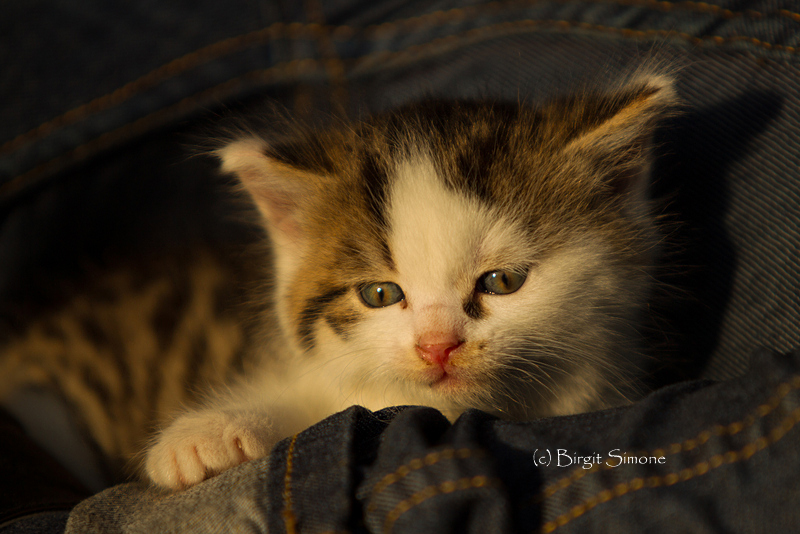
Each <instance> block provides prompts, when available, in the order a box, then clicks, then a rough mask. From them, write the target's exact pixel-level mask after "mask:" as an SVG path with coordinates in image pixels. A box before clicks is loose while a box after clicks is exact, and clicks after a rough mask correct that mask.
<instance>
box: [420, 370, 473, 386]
mask: <svg viewBox="0 0 800 534" xmlns="http://www.w3.org/2000/svg"><path fill="white" fill-rule="evenodd" d="M447 367H450V366H447ZM430 375H432V376H430V382H428V387H430V388H431V389H433V390H435V391H448V390H452V389H463V387H464V385H465V382H464V379H463V378H462V377H459V376H458V373H457V372H455V369H452V368H449V369H442V368H438V369H436V372H431V373H430Z"/></svg>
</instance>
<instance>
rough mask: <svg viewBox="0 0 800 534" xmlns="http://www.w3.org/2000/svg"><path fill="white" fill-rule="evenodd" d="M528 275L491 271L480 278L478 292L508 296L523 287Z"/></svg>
mask: <svg viewBox="0 0 800 534" xmlns="http://www.w3.org/2000/svg"><path fill="white" fill-rule="evenodd" d="M527 277H528V275H527V273H524V274H520V273H517V272H514V271H491V272H488V273H486V274H484V275H483V276H481V277H480V278H478V284H477V288H478V291H483V292H484V293H490V294H492V295H508V294H509V293H513V292H514V291H516V290H518V289H519V288H520V287H522V284H523V283H525V279H526V278H527Z"/></svg>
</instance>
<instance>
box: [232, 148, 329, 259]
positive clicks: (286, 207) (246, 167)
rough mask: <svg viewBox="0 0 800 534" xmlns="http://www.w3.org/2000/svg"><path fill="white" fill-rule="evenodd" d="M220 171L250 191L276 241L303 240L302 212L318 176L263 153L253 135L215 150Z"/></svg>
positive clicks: (283, 242) (264, 150)
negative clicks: (237, 180)
mask: <svg viewBox="0 0 800 534" xmlns="http://www.w3.org/2000/svg"><path fill="white" fill-rule="evenodd" d="M216 155H217V156H218V157H219V158H220V159H221V160H222V170H223V171H224V172H229V173H232V174H235V175H236V176H237V177H238V178H239V181H240V183H241V185H242V187H243V188H244V189H245V190H246V191H247V192H248V193H249V194H250V196H251V197H252V198H253V201H254V202H255V204H256V206H257V207H258V210H259V211H260V212H261V214H262V215H263V217H264V220H265V221H266V223H267V228H268V229H269V231H270V234H271V236H272V238H273V240H274V241H275V242H276V243H278V244H285V243H287V242H293V243H295V244H296V243H297V242H298V241H302V240H303V239H304V235H303V233H304V214H303V210H304V208H306V207H307V206H308V204H309V202H310V200H311V197H312V195H313V194H314V192H315V191H316V190H317V189H318V187H319V185H320V182H321V178H320V177H319V176H317V175H315V174H313V173H309V172H306V171H303V170H300V169H296V168H294V167H292V166H290V165H287V164H285V163H281V162H280V161H277V160H276V159H274V158H272V157H270V156H268V155H267V143H266V141H264V140H263V139H258V138H255V137H250V138H245V139H241V140H237V141H233V142H231V143H229V144H228V145H226V146H225V147H223V148H221V149H219V150H217V151H216Z"/></svg>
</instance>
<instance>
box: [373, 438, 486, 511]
mask: <svg viewBox="0 0 800 534" xmlns="http://www.w3.org/2000/svg"><path fill="white" fill-rule="evenodd" d="M483 454H484V452H483V450H481V449H467V448H462V449H454V448H452V447H448V448H447V449H444V450H442V451H439V452H431V453H428V454H426V455H425V456H423V457H418V458H414V459H413V460H411V461H409V462H407V463H405V464H403V465H401V466H400V467H398V468H397V469H396V470H395V471H394V472H393V473H389V474H388V475H386V476H384V477H383V478H382V479H381V480H379V481H378V483H377V484H375V487H374V488H372V491H370V500H371V501H372V502H370V504H369V506H367V512H373V511H374V510H375V508H377V504H376V503H375V497H377V496H378V495H379V494H381V493H382V492H383V491H384V490H386V488H388V487H389V486H391V485H392V484H394V483H396V482H399V481H400V480H402V479H403V478H405V477H406V476H408V475H409V474H411V473H412V472H414V471H417V470H419V469H422V468H423V467H430V466H432V465H435V464H437V463H439V462H440V461H442V460H452V459H455V458H457V459H460V460H463V459H466V458H476V457H480V456H483Z"/></svg>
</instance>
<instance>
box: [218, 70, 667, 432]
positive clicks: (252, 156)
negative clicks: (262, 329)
mask: <svg viewBox="0 0 800 534" xmlns="http://www.w3.org/2000/svg"><path fill="white" fill-rule="evenodd" d="M674 101H675V96H674V91H673V89H672V87H671V85H670V83H669V81H668V80H665V79H663V78H660V77H657V76H651V77H643V78H640V79H637V80H635V81H633V82H631V83H629V84H627V85H626V86H624V87H623V88H621V89H619V90H617V91H614V92H611V93H609V94H594V95H591V94H584V95H579V96H575V97H572V98H567V99H562V100H559V101H555V102H552V103H550V104H547V105H545V106H542V107H538V108H527V107H523V106H518V105H506V104H485V103H467V102H460V103H459V102H456V103H443V102H428V103H423V104H417V105H412V106H408V107H406V108H403V109H400V110H398V111H395V112H392V113H388V114H385V115H382V116H377V117H375V118H373V119H371V120H369V121H366V122H363V123H357V124H352V125H349V126H347V127H342V128H336V129H331V130H326V131H319V132H313V131H306V132H304V133H297V134H295V135H294V136H292V137H291V138H289V139H283V140H279V141H272V140H269V139H264V138H261V137H258V136H250V137H244V138H241V139H239V140H236V141H234V142H232V143H230V144H228V145H227V146H226V147H225V148H223V149H221V150H219V151H218V154H219V156H220V157H221V159H222V160H223V169H224V170H225V171H228V172H233V173H235V174H236V175H237V176H238V177H239V179H240V180H241V183H242V184H243V186H244V188H245V189H246V190H247V191H248V192H249V193H250V195H252V198H253V199H254V200H255V202H256V204H257V206H258V208H259V210H260V212H261V213H262V215H263V218H264V221H265V223H266V227H267V229H268V231H269V233H270V236H271V239H272V243H273V250H274V254H275V260H276V280H277V282H276V291H277V307H278V313H279V317H280V321H281V324H282V326H283V328H284V329H285V330H286V332H287V333H288V335H289V337H290V339H291V340H293V343H294V345H295V350H297V351H299V352H300V353H301V355H299V357H300V358H303V359H306V360H308V361H309V362H313V364H314V365H317V366H318V369H319V372H322V373H327V374H329V376H330V377H331V380H335V381H337V382H338V383H339V384H340V387H341V388H342V391H350V392H353V393H352V394H353V396H352V402H353V403H358V402H362V403H364V404H368V405H370V407H372V408H377V407H379V406H380V405H388V404H399V403H419V404H429V405H433V406H436V407H439V408H440V409H442V410H445V411H446V412H450V413H456V412H458V411H460V410H462V409H464V408H467V407H475V408H481V409H484V410H488V411H492V412H495V413H498V414H503V415H506V416H509V417H517V418H521V417H531V416H537V415H548V414H558V413H570V412H576V411H580V410H584V409H589V408H594V407H600V406H604V405H609V404H613V403H617V402H620V400H621V399H622V398H623V395H624V393H623V390H624V388H625V387H626V386H627V385H628V384H629V383H630V380H631V376H632V374H633V373H634V372H635V368H636V366H637V365H638V362H637V357H636V338H637V328H638V323H639V320H640V314H641V311H642V307H643V306H644V305H645V301H646V298H647V297H648V293H649V279H650V269H651V266H652V264H653V261H654V255H655V253H656V242H657V235H656V229H655V225H654V221H653V219H652V217H651V216H650V215H649V210H648V203H647V198H646V191H647V185H648V175H649V166H650V142H651V137H652V130H653V128H654V126H655V124H656V122H657V120H658V119H659V118H660V117H661V116H662V115H663V114H664V113H665V112H666V111H667V110H669V109H670V108H671V107H672V106H673V104H674Z"/></svg>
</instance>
